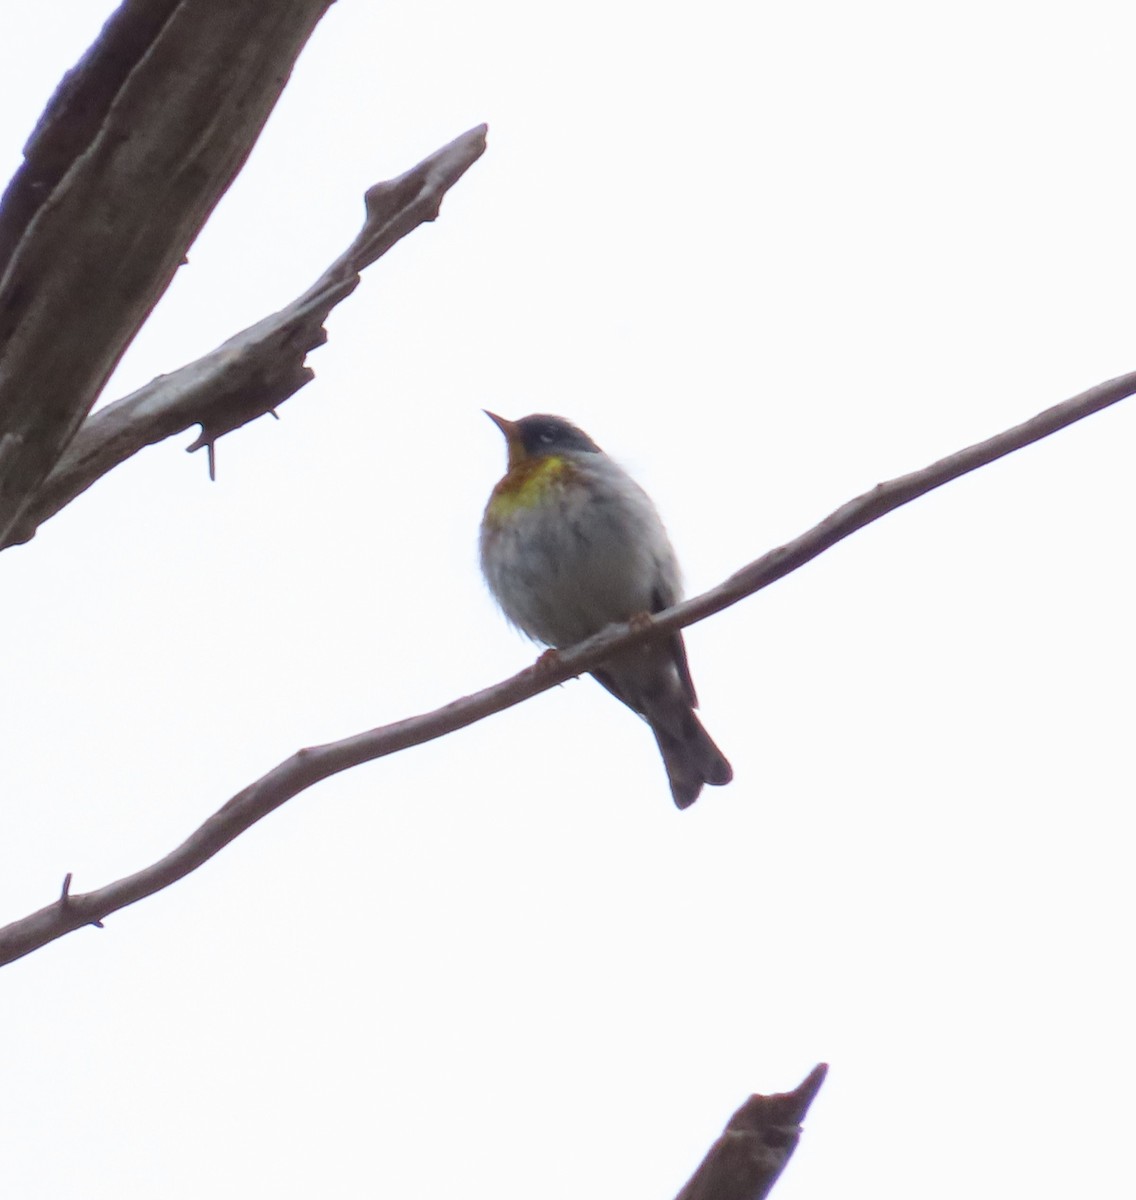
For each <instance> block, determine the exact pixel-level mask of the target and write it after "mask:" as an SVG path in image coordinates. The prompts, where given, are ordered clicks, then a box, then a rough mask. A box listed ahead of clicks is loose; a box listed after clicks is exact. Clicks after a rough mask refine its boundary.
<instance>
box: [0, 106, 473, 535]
mask: <svg viewBox="0 0 1136 1200" xmlns="http://www.w3.org/2000/svg"><path fill="white" fill-rule="evenodd" d="M485 134H486V127H485V126H484V125H479V126H478V127H477V128H476V129H471V130H469V132H468V133H463V134H462V135H461V136H460V137H458V138H455V139H454V141H452V142H450V143H449V145H447V146H443V147H442V148H441V149H440V150H438V151H436V152H435V153H434V154H431V155H430V157H429V158H426V159H424V160H423V161H422V162H420V163H419V164H418V165H417V166H416V167H414V168H412V169H411V170H409V171H407V172H406V174H404V175H401V176H399V177H398V178H397V179H392V180H389V181H388V182H386V183H377V184H375V186H374V187H372V188H370V189H369V190H368V192H367V195H366V214H367V215H366V220H365V221H364V223H363V227H362V229H361V230H360V231H359V233H358V235H357V236H356V237H355V239H354V240H353V241H352V243H351V245H350V246H348V247H347V249H346V250H345V251H344V252H343V253H342V254H341V255H340V256H339V257H338V258H337V259H336V260H335V262H333V263H332V264H331V266H329V267H328V268H327V270H326V271H324V273H323V274H322V275H321V276H320V277H319V279H318V280H316V282H315V283H314V284H313V285H312V286H311V287H310V288H308V290H307V291H306V292H305V293H304V294H303V295H302V296H300V297H298V298H297V299H296V300H294V301H293V302H292V303H291V304H289V305H288V307H287V308H284V309H282V310H281V311H280V312H278V313H274V314H273V315H272V316H269V317H265V318H264V320H262V321H258V322H257V324H255V325H252V326H250V327H249V328H248V329H245V330H243V331H242V332H241V333H238V334H236V335H235V336H234V337H231V338H230V339H229V340H228V341H227V342H225V343H224V344H223V345H221V346H218V347H217V349H216V350H213V351H212V352H211V353H209V354H206V355H205V356H204V357H203V358H199V359H198V360H197V361H196V362H192V363H189V364H188V365H186V366H184V367H181V368H180V369H179V370H177V371H174V372H173V373H172V374H170V375H161V376H159V377H158V378H157V379H155V380H153V381H152V382H150V383H148V384H147V385H146V386H145V387H143V388H140V389H139V390H138V391H136V392H134V393H133V394H132V395H130V396H126V397H124V398H123V399H121V400H117V401H115V403H114V404H109V405H107V407H106V408H102V409H100V410H99V411H98V412H96V413H93V414H92V415H91V416H89V417H88V418H87V419H86V420H85V421H84V422H83V424H82V426H81V427H80V428H79V431H78V433H77V434H76V435H75V437H74V438H73V439H72V441H71V443H70V445H68V447H67V449H66V450H65V451H64V452H63V456H62V457H61V458H60V460H59V462H58V463H57V465H56V466H55V469H54V470H53V471H52V472H51V474H50V475H49V476H48V477H47V479H46V480H45V481H44V484H43V486H42V487H41V488H40V489H39V491H38V492H37V493H36V495H35V496H34V498H33V499H32V500H31V502H30V504H29V506H28V508H27V509H26V510H25V512H24V514H23V516H22V517H21V519H20V521H19V524H18V525H17V526H16V528H15V529H13V531H12V533H11V535H10V536H9V537H8V539H7V540H6V541H0V549H4V548H6V547H7V546H9V545H14V544H16V543H18V542H26V541H28V540H29V539H30V538H31V537H33V536H34V535H35V532H36V529H37V528H38V526H39V525H41V524H42V523H43V522H44V521H46V520H47V519H48V518H49V517H53V516H54V515H55V514H56V513H57V512H58V511H59V510H60V509H61V508H63V507H64V506H65V505H67V504H70V503H71V501H72V500H74V499H75V498H76V496H78V495H80V494H81V493H82V492H84V491H85V490H86V489H87V488H89V487H90V486H91V484H93V483H94V482H95V481H96V480H97V479H99V478H101V477H102V476H103V475H105V474H106V473H107V472H108V471H110V470H112V469H113V468H114V467H116V466H118V465H119V464H120V463H122V462H124V461H125V460H126V459H128V458H129V457H130V456H131V455H133V454H137V453H138V451H139V450H141V449H143V448H144V447H146V446H150V445H153V444H154V443H155V442H159V441H161V440H162V439H163V438H167V437H171V436H173V435H174V434H176V433H181V432H183V431H184V430H186V429H189V428H190V427H191V426H193V425H200V426H201V435H200V437H199V438H198V439H197V441H196V442H194V444H193V445H192V446H190V447H189V449H191V450H196V449H200V448H201V447H202V446H205V447H208V449H209V453H210V465H211V466H212V453H213V443H214V442H215V441H216V440H217V438H219V437H221V436H222V435H223V434H226V433H229V432H230V431H231V430H233V429H237V428H239V427H240V426H241V425H244V424H247V423H248V422H249V421H252V420H255V419H256V418H257V417H260V416H263V415H264V414H265V413H268V412H272V411H274V410H275V409H276V407H277V406H278V405H279V404H281V403H283V402H284V401H285V400H287V399H288V397H289V396H291V395H294V394H295V393H296V392H297V391H299V389H300V388H302V387H303V386H304V385H305V384H306V383H308V382H310V380H311V379H312V378H313V373H312V371H311V370H310V369H309V368H308V367H306V366H305V365H304V360H305V357H306V355H307V353H308V351H309V350H312V349H314V348H315V347H316V346H321V345H323V343H324V341H325V340H326V334H325V332H324V329H323V323H324V322H325V321H326V320H327V316H328V314H329V313H330V312H331V310H332V309H333V308H334V307H335V305H337V304H338V303H339V302H340V301H341V300H343V299H345V298H346V297H347V296H349V295H350V294H351V293H352V292H353V291H354V290H355V288H356V287H357V286H358V284H359V273H360V272H361V271H362V270H363V269H364V267H367V266H370V264H371V263H373V262H374V261H375V260H376V259H377V258H379V257H380V256H382V255H383V254H385V253H386V252H387V251H388V250H389V249H390V248H391V247H392V246H393V245H394V244H395V243H396V242H398V241H399V240H400V239H401V238H403V237H405V236H406V235H407V234H408V233H410V232H411V231H412V230H414V229H416V228H417V227H418V226H419V225H421V224H422V223H423V222H425V221H432V220H434V218H435V217H436V216H437V215H438V210H439V208H440V206H441V203H442V198H443V197H444V196H445V194H446V192H447V191H448V190H449V188H451V187H452V186H453V185H454V184H455V183H456V182H457V181H458V180H459V179H460V178H461V177H462V175H464V174H465V172H466V171H467V170H468V169H469V168H470V167H471V166H472V165H473V164H474V163H475V162H476V161H477V160H478V158H480V157H481V155H482V154H483V153H484V152H485Z"/></svg>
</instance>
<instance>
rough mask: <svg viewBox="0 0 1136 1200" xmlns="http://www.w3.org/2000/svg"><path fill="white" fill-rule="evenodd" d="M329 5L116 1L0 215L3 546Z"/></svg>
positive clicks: (304, 0)
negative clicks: (119, 2)
mask: <svg viewBox="0 0 1136 1200" xmlns="http://www.w3.org/2000/svg"><path fill="white" fill-rule="evenodd" d="M330 4H331V0H276V2H275V3H273V4H264V3H263V2H262V0H227V2H226V3H224V4H218V3H217V2H216V0H177V2H176V3H172V2H171V0H124V2H123V4H122V5H121V6H120V8H119V9H118V11H117V12H116V13H115V14H114V15H113V16H112V17H111V19H110V20H109V21H108V22H107V24H106V26H105V28H104V29H103V31H102V34H101V35H100V37H99V39H98V40H97V41H96V43H95V45H94V46H93V47H92V48H91V50H90V51H88V53H87V55H86V56H85V57H84V59H83V61H82V62H81V63H80V64H79V65H78V66H77V67H76V68H75V70H74V71H72V72H71V73H70V74H69V75H68V76H67V77H66V78H65V79H64V81H63V83H62V84H61V85H60V87H59V89H58V91H57V92H56V95H55V96H54V98H53V99H52V101H51V103H50V104H49V106H48V109H47V111H46V112H45V114H44V116H43V117H42V118H41V120H40V124H39V126H38V128H37V130H36V132H35V133H34V134H33V136H32V139H31V141H30V142H29V144H28V148H27V151H26V156H25V163H24V165H23V167H21V169H20V171H18V172H17V174H16V177H15V178H14V179H13V180H12V183H11V185H10V186H9V188H8V189H7V191H6V193H5V196H4V200H3V205H2V206H0V541H2V540H4V539H5V538H6V537H7V535H8V534H9V532H10V531H11V530H12V528H13V527H14V526H15V524H16V523H17V522H18V520H19V518H20V514H21V513H22V512H23V510H24V508H25V507H26V505H27V504H28V502H29V501H30V500H31V498H32V497H33V496H34V495H35V493H36V491H37V490H38V489H39V487H40V485H41V484H42V482H43V480H44V479H45V478H46V477H47V475H48V472H50V471H51V469H52V468H53V467H54V466H55V464H56V462H57V461H58V459H59V456H60V454H61V453H62V451H63V449H64V448H65V447H66V445H67V444H68V442H69V441H70V440H71V438H72V437H73V436H74V434H75V432H76V430H77V429H78V428H79V426H80V425H81V424H82V422H83V420H84V418H85V417H86V415H87V413H88V412H90V410H91V407H92V405H93V404H94V402H95V398H96V397H97V396H98V394H99V392H100V390H101V389H102V387H103V385H104V384H105V383H106V380H107V378H108V377H109V375H110V373H111V371H112V370H113V369H114V367H115V364H116V363H117V362H118V360H119V358H120V357H121V355H122V353H123V351H124V350H125V349H126V347H127V346H128V345H129V344H130V342H131V340H132V339H133V338H134V335H135V334H136V333H137V331H138V329H139V328H140V327H141V325H142V323H143V321H145V319H146V317H147V316H148V315H149V313H150V310H151V309H152V308H153V306H154V305H155V303H157V300H158V298H159V297H160V296H161V295H162V293H163V292H164V291H165V290H166V287H167V286H168V285H169V282H170V280H171V279H172V278H173V275H174V272H175V271H176V270H177V269H178V266H179V265H180V264H181V262H182V261H183V259H184V257H185V253H186V250H187V248H188V247H189V246H190V244H191V243H192V242H193V240H194V238H195V237H196V236H197V234H198V232H199V230H200V229H201V227H202V225H203V224H204V223H205V220H206V218H207V217H208V216H209V213H210V212H211V211H212V209H213V207H214V205H215V204H216V203H217V201H218V200H219V199H220V197H221V196H222V195H223V194H224V193H225V190H226V189H227V188H228V186H229V184H230V183H231V182H232V180H233V179H234V177H235V176H236V174H237V172H238V171H239V170H240V169H241V167H242V166H243V165H244V161H245V159H246V158H247V157H248V154H249V151H250V150H251V148H252V146H253V144H254V143H255V141H256V139H257V137H258V136H259V134H260V131H261V129H262V128H263V126H264V122H265V121H266V120H267V119H268V115H269V113H270V112H271V111H272V109H273V107H274V105H275V104H276V100H277V98H278V97H279V95H280V93H281V91H282V90H283V88H284V85H285V84H286V83H287V81H288V77H289V75H290V74H291V71H292V66H293V64H294V63H295V61H296V58H297V56H298V55H299V53H300V51H301V49H302V48H303V47H304V44H305V43H306V42H307V40H308V38H309V36H310V35H311V32H312V30H313V29H314V28H315V26H316V24H317V23H318V22H319V20H320V18H321V17H322V16H323V14H324V12H325V11H326V10H327V8H328V7H329V6H330Z"/></svg>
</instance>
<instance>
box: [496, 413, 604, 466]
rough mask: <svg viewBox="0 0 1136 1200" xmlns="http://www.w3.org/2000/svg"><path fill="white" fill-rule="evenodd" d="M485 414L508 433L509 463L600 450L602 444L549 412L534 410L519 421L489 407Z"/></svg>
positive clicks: (512, 464) (596, 452) (515, 463)
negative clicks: (490, 410) (550, 455)
mask: <svg viewBox="0 0 1136 1200" xmlns="http://www.w3.org/2000/svg"><path fill="white" fill-rule="evenodd" d="M485 415H486V416H487V417H488V418H489V419H490V420H491V421H492V422H493V424H494V425H496V426H497V428H498V429H500V430H501V432H502V433H503V434H504V435H505V440H506V442H508V444H509V466H510V467H515V466H517V465H518V464H519V463H522V462H526V461H527V460H528V459H531V458H543V457H545V455H548V454H572V453H575V454H581V453H582V454H601V453H602V451H601V450H600V448H599V446H597V445H596V444H595V442H593V441H592V439H591V438H590V437H588V435H587V434H586V433H585V432H584V431H583V430H582V429H578V428H577V427H576V426H575V425H573V424H572V422H571V421H565V420H564V418H563V417H554V416H551V415H550V414H548V413H534V414H533V415H532V416H531V417H522V418H521V419H520V420H519V421H508V420H506V419H505V418H504V417H499V416H497V414H496V413H491V412H489V411H488V410H486V413H485Z"/></svg>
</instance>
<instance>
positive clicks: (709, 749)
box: [651, 712, 734, 808]
mask: <svg viewBox="0 0 1136 1200" xmlns="http://www.w3.org/2000/svg"><path fill="white" fill-rule="evenodd" d="M682 726H683V727H682V733H681V736H680V735H679V734H677V733H672V732H671V731H670V730H669V729H663V728H662V727H661V726H659V725H652V726H651V729H652V731H653V732H654V734H655V741H656V742H658V743H659V753H660V754H661V755H662V756H663V766H665V767H666V769H667V778H668V779H669V780H670V784H671V795H672V796H674V802H675V804H677V805H678V807H679V808H689V807H690V806H691V805H692V804H693V803H694V802H695V800H697V799H698V796H699V793H700V792H701V791H702V787H703V785H704V784H707V783H708V784H709V785H710V786H711V787H722V786H723V785H724V784H727V783H729V782H730V780H731V779H733V777H734V769H733V767H731V766H730V764H729V763H728V762H727V761H726V756H725V755H724V754H723V753H722V751H721V750H719V749H718V747H717V746H715V745H714V742H713V739H712V738H711V737H710V735H709V734H708V733H707V732H706V730H705V729H703V728H702V723H701V721H699V719H698V718H697V717H696V716H695V715H694V713H693V712H688V713H686V714H684V719H683V722H682Z"/></svg>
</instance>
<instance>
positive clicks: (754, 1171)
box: [675, 1063, 828, 1200]
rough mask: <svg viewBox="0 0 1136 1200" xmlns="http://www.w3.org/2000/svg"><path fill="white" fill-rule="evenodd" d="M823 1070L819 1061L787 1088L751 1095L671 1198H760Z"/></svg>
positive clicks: (797, 1136) (792, 1145)
mask: <svg viewBox="0 0 1136 1200" xmlns="http://www.w3.org/2000/svg"><path fill="white" fill-rule="evenodd" d="M827 1074H828V1065H827V1064H826V1063H820V1064H818V1065H817V1066H815V1067H813V1069H812V1070H811V1071H810V1072H809V1073H808V1075H807V1076H805V1078H804V1080H803V1081H802V1082H801V1083H800V1084H799V1085H798V1086H797V1087H795V1088H794V1089H793V1090H792V1091H791V1092H777V1093H774V1094H773V1095H772V1096H758V1095H754V1096H750V1098H749V1099H748V1100H747V1101H746V1102H745V1103H744V1104H743V1105H742V1106H741V1108H739V1109H738V1111H737V1112H736V1113H734V1115H733V1116H732V1117H731V1118H730V1119H729V1121H728V1122H727V1123H726V1128H725V1130H723V1132H722V1136H721V1137H720V1138H719V1139H718V1140H717V1141H716V1142H715V1143H714V1145H713V1146H711V1147H710V1149H709V1151H708V1152H707V1154H706V1157H705V1158H704V1159H703V1160H702V1162H701V1164H700V1165H699V1167H698V1170H697V1171H695V1172H694V1174H693V1175H692V1176H691V1179H690V1182H689V1183H688V1184H687V1185H686V1187H684V1188H683V1189H682V1191H681V1192H679V1194H678V1196H677V1197H676V1198H675V1200H764V1197H766V1196H768V1195H769V1191H770V1189H771V1188H772V1187H773V1185H774V1184H775V1183H776V1182H777V1179H778V1176H779V1175H780V1174H781V1172H782V1171H783V1170H784V1169H785V1164H786V1163H787V1162H788V1161H789V1159H790V1158H792V1156H793V1151H794V1150H796V1148H797V1143H798V1142H799V1141H800V1140H801V1122H802V1121H803V1120H804V1119H805V1114H806V1113H807V1112H808V1111H809V1106H810V1105H811V1104H812V1102H813V1100H815V1099H816V1094H817V1092H819V1091H820V1085H821V1084H822V1083H824V1077H825V1075H827Z"/></svg>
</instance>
